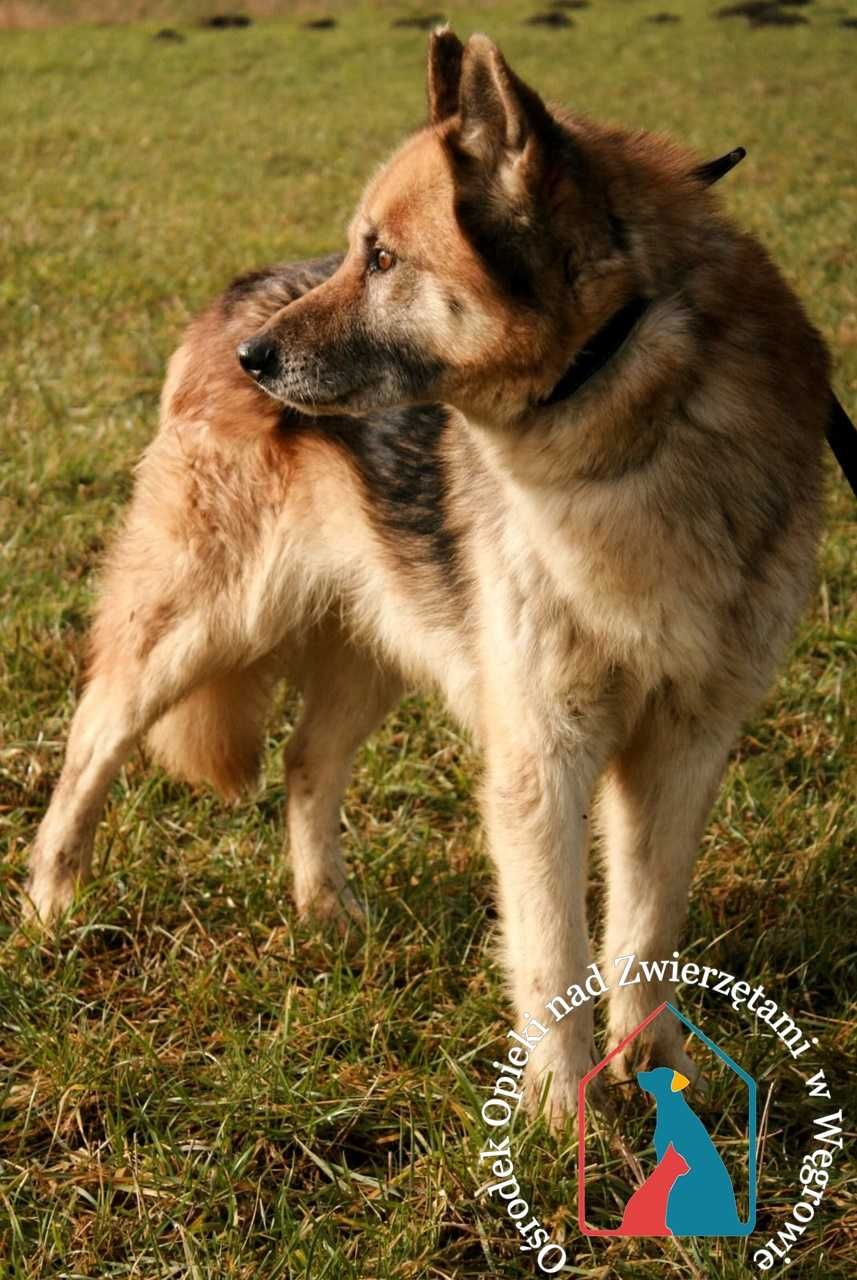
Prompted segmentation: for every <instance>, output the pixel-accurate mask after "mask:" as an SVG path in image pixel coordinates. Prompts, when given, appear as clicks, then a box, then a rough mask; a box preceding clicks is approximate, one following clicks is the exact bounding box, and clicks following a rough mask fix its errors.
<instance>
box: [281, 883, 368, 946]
mask: <svg viewBox="0 0 857 1280" xmlns="http://www.w3.org/2000/svg"><path fill="white" fill-rule="evenodd" d="M295 896H296V899H297V907H298V915H299V916H300V918H301V920H305V921H307V922H308V923H309V922H311V923H314V924H318V925H323V926H325V927H327V928H331V929H334V930H336V931H337V932H338V933H340V934H345V933H347V932H348V930H349V928H351V927H352V926H354V925H358V926H360V927H361V928H362V927H365V925H366V914H365V912H364V910H363V908H362V907H361V906H360V903H359V902H358V901H357V899H356V898H355V896H354V894H353V893H352V891H351V889H350V888H349V887H348V885H347V884H342V885H339V886H336V885H334V884H333V883H332V882H331V881H330V880H324V881H322V883H321V884H317V885H314V886H312V887H307V886H303V887H302V890H301V892H299V893H297V892H296V894H295Z"/></svg>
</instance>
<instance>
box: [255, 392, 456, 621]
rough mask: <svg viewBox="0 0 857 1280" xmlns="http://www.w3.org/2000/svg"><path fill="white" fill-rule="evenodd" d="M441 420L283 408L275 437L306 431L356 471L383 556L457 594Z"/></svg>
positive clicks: (413, 411)
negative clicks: (308, 413)
mask: <svg viewBox="0 0 857 1280" xmlns="http://www.w3.org/2000/svg"><path fill="white" fill-rule="evenodd" d="M447 421H448V410H446V409H445V408H444V407H443V406H441V405H417V406H414V407H410V408H402V409H383V410H379V411H378V412H376V413H370V414H367V415H366V416H365V417H360V418H348V417H341V418H339V417H329V418H308V417H305V416H304V415H302V414H297V413H295V411H294V410H291V409H286V410H284V411H283V413H282V415H281V418H280V424H279V430H280V432H281V433H282V434H284V435H292V436H294V435H296V434H305V433H307V432H311V433H312V434H313V435H315V436H316V437H317V438H319V439H323V440H329V441H330V442H331V443H333V444H335V445H336V447H337V448H338V449H340V450H341V451H342V453H343V454H345V455H346V456H347V457H348V458H349V460H350V461H351V462H352V464H353V465H354V466H355V468H356V469H357V473H358V475H359V477H360V481H361V485H362V490H363V499H364V503H365V508H366V515H367V517H368V519H369V520H370V522H371V524H372V525H373V527H374V528H375V530H376V532H377V533H378V536H379V537H380V539H381V541H382V542H383V543H385V544H386V545H387V546H388V549H389V552H390V554H391V555H392V556H394V557H395V558H396V559H397V560H404V561H405V562H406V563H409V564H411V565H412V567H413V568H414V569H419V568H420V567H424V568H428V569H434V570H435V571H437V572H440V573H441V574H442V576H443V579H444V581H445V583H446V585H447V586H449V587H450V588H452V589H454V590H455V591H460V590H462V589H463V587H464V577H465V575H464V573H463V570H462V559H461V552H460V547H459V540H458V537H457V536H456V534H455V532H454V531H453V529H452V528H451V527H450V525H449V522H448V519H447V514H446V513H447V507H448V482H447V477H446V474H445V470H444V464H443V458H442V456H441V450H440V445H441V441H442V438H443V433H444V431H445V430H446V426H447ZM438 604H440V602H438Z"/></svg>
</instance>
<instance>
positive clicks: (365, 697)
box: [285, 622, 402, 925]
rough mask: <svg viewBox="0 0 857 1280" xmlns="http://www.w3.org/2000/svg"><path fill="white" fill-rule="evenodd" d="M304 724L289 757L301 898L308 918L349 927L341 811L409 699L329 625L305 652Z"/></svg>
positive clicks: (292, 839)
mask: <svg viewBox="0 0 857 1280" xmlns="http://www.w3.org/2000/svg"><path fill="white" fill-rule="evenodd" d="M298 678H299V680H300V683H301V687H302V691H303V698H304V704H303V711H302V715H301V718H300V721H299V723H298V725H297V728H296V729H295V732H294V733H293V735H292V737H291V739H290V740H289V742H288V744H287V746H286V751H285V772H286V785H287V789H288V829H289V843H290V853H291V863H292V870H293V874H294V896H295V901H296V903H297V907H298V911H299V912H300V914H301V915H302V916H304V917H306V916H313V917H314V918H316V919H318V920H332V921H336V922H337V923H339V924H341V925H344V924H345V923H346V922H347V920H348V919H349V917H350V918H352V919H358V920H359V919H360V917H361V914H362V913H361V911H360V908H359V906H358V904H357V900H356V898H355V897H354V895H353V893H352V892H351V890H350V889H349V887H348V885H347V884H346V876H347V869H346V865H345V861H344V859H343V856H342V851H341V849H340V844H339V811H340V805H341V803H342V797H343V794H344V792H345V788H346V785H347V783H348V777H349V774H350V770H351V759H352V756H353V754H354V752H355V751H356V750H357V748H358V747H359V746H360V744H361V742H363V740H364V739H365V738H366V737H367V736H368V735H369V734H370V733H371V732H372V730H373V729H374V728H375V727H376V725H377V724H378V723H379V722H380V721H381V720H382V718H383V717H384V715H386V713H387V711H389V710H390V708H391V707H392V706H393V704H394V703H395V702H396V701H397V700H398V699H399V697H400V696H401V692H402V688H401V684H400V682H399V679H398V678H397V677H396V676H394V675H393V674H391V673H390V672H388V671H385V670H382V669H381V668H380V667H379V666H378V664H377V663H376V662H375V661H374V660H373V659H372V658H371V657H370V656H368V655H366V654H364V653H361V652H359V651H358V650H357V649H356V648H355V647H353V646H352V645H351V644H350V643H349V642H348V641H347V640H345V639H344V637H343V636H342V634H341V632H340V630H339V628H338V627H337V626H336V625H335V624H334V623H333V622H327V623H325V624H324V626H323V628H322V629H320V631H319V632H318V633H316V634H314V636H313V639H312V641H311V643H308V644H307V646H306V647H305V650H304V653H303V656H302V660H301V663H300V671H299V673H298Z"/></svg>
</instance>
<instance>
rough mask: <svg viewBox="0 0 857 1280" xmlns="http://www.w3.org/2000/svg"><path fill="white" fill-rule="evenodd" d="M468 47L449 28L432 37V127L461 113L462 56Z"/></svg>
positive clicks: (430, 99) (430, 107)
mask: <svg viewBox="0 0 857 1280" xmlns="http://www.w3.org/2000/svg"><path fill="white" fill-rule="evenodd" d="M463 53H464V45H463V44H462V43H461V41H460V40H459V38H458V36H457V35H456V34H455V32H454V31H451V30H450V29H449V27H438V28H437V29H436V30H435V31H433V32H432V33H431V35H430V36H429V51H428V85H427V92H428V110H429V124H440V123H441V122H442V121H443V120H447V119H448V118H449V117H450V116H454V115H455V113H456V111H457V110H458V89H459V85H460V83H461V55H462V54H463Z"/></svg>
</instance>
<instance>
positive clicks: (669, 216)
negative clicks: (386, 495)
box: [238, 29, 712, 421]
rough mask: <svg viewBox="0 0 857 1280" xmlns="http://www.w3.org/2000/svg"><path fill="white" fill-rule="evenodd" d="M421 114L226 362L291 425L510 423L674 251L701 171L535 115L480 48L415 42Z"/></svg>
mask: <svg viewBox="0 0 857 1280" xmlns="http://www.w3.org/2000/svg"><path fill="white" fill-rule="evenodd" d="M428 100H429V124H428V126H427V127H426V128H424V129H422V130H420V131H419V132H418V133H417V134H415V135H414V136H412V137H411V138H409V139H408V140H407V141H406V142H405V144H404V145H403V146H402V147H401V148H400V150H399V151H398V152H397V153H396V154H395V155H394V156H393V158H392V159H391V160H390V161H389V163H388V164H387V165H386V166H385V167H384V169H383V170H382V171H381V172H380V173H379V174H378V175H377V177H375V178H374V179H373V180H372V181H371V182H370V183H369V186H368V187H367V189H366V191H365V192H364V195H363V198H362V200H361V202H360V205H359V207H358V209H357V212H356V214H355V216H354V218H353V220H352V223H351V227H350V231H349V248H348V252H347V254H346V256H345V259H344V261H343V262H342V264H341V266H340V267H339V269H338V270H337V271H336V273H335V274H334V275H333V276H332V277H331V278H330V279H329V280H327V281H326V282H325V283H324V284H322V285H320V286H319V287H318V288H316V289H314V290H312V291H311V292H309V293H307V294H305V295H304V296H303V297H302V298H300V299H298V300H297V301H296V302H293V303H291V304H290V305H289V306H287V307H285V308H283V310H281V311H280V312H278V313H277V314H276V315H274V316H273V317H272V318H271V320H270V321H269V323H268V324H267V325H266V326H265V327H264V328H263V329H262V330H261V331H259V332H258V333H256V334H254V335H251V336H248V338H247V339H246V340H245V341H244V342H242V343H241V345H240V346H239V348H238V358H239V360H240V361H241V364H242V366H243V367H244V369H245V370H246V371H247V372H248V373H249V374H250V375H251V376H252V377H254V378H255V379H256V381H257V382H258V383H259V385H260V386H261V387H263V388H264V390H265V391H267V392H268V393H269V394H270V395H272V396H273V397H275V398H276V399H278V400H281V401H283V402H284V403H286V404H289V405H293V406H295V407H297V408H299V409H301V410H303V411H304V412H307V413H317V414H323V413H342V412H346V413H347V412H362V411H366V410H370V409H375V408H381V407H385V406H392V405H406V404H416V403H421V402H432V401H443V402H445V403H449V404H452V405H455V406H457V407H458V408H461V409H462V410H464V411H465V412H468V413H470V414H472V415H473V416H476V417H482V418H484V419H488V420H493V421H498V420H506V421H509V420H513V419H514V418H516V417H517V416H519V415H520V414H521V413H522V412H523V411H525V410H526V409H527V408H528V407H529V406H531V405H533V404H537V403H538V402H539V401H540V400H541V399H542V398H543V397H545V396H546V395H547V394H548V393H549V391H550V390H551V388H552V387H553V386H554V385H555V384H556V382H557V380H558V379H559V378H560V376H561V374H562V373H563V371H564V370H565V369H566V368H567V367H568V365H569V363H570V362H571V360H572V359H573V357H574V354H575V352H576V351H578V350H579V349H580V348H581V347H582V346H583V344H584V343H585V342H586V340H587V339H588V338H589V337H590V336H591V335H592V334H593V333H594V332H595V331H596V330H597V329H599V328H600V326H601V325H602V324H603V323H604V322H605V321H606V320H607V319H608V318H609V316H610V315H611V314H612V313H613V312H614V311H616V310H617V309H618V308H619V307H621V306H622V305H623V303H625V302H627V301H628V300H629V299H630V298H631V297H634V296H635V295H636V294H638V293H640V292H641V291H642V292H644V293H646V294H647V295H648V296H654V294H655V293H656V292H657V291H658V290H659V289H660V288H661V287H662V286H663V285H664V283H665V281H667V280H668V279H669V278H672V277H675V278H678V277H680V274H681V270H682V263H683V261H684V260H685V259H686V258H687V256H688V254H689V253H691V252H692V250H691V247H690V245H689V243H688V239H689V236H690V232H689V229H690V228H692V227H693V226H694V225H695V224H696V223H698V218H697V217H696V216H695V215H696V214H697V213H698V211H699V209H700V208H703V209H704V208H705V207H706V200H707V197H706V193H705V187H706V185H708V183H709V182H710V181H711V180H712V175H711V174H710V172H707V171H706V170H700V169H694V164H693V161H692V160H691V159H690V158H689V157H688V156H687V155H686V154H685V153H683V152H680V151H678V150H677V149H676V148H675V147H674V146H672V144H669V143H666V142H664V141H663V140H662V139H656V138H653V137H651V135H643V134H636V135H631V134H627V133H624V132H622V131H621V130H615V129H614V130H611V129H605V128H601V127H598V126H595V125H593V124H591V123H590V122H588V121H586V120H583V119H580V118H577V117H567V118H566V117H562V116H559V115H557V114H554V113H553V112H551V111H549V110H548V109H547V108H546V106H545V105H544V103H543V102H542V100H541V99H540V98H539V96H538V94H536V93H535V92H534V91H533V90H532V89H530V88H529V87H528V86H527V85H526V84H524V83H523V81H521V80H520V79H519V78H518V77H517V76H516V75H515V73H514V72H513V71H512V70H511V69H510V68H509V67H508V65H507V64H506V62H505V60H504V59H503V57H502V55H501V54H500V52H499V50H498V49H497V48H496V47H495V45H493V44H492V43H491V41H490V40H488V39H487V37H485V36H481V35H476V36H473V37H471V39H470V40H469V41H468V42H467V44H466V45H462V44H461V42H460V41H459V40H458V39H457V37H456V36H455V35H454V34H453V33H452V32H451V31H449V30H447V29H442V30H440V31H437V32H435V33H434V34H433V35H432V37H431V42H430V47H429V60H428ZM690 238H691V239H692V236H691V237H690Z"/></svg>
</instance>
